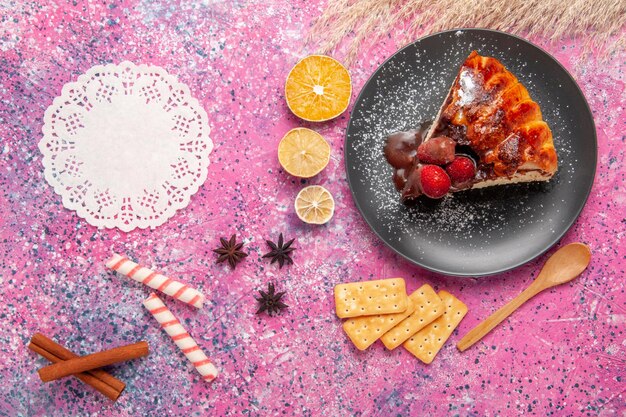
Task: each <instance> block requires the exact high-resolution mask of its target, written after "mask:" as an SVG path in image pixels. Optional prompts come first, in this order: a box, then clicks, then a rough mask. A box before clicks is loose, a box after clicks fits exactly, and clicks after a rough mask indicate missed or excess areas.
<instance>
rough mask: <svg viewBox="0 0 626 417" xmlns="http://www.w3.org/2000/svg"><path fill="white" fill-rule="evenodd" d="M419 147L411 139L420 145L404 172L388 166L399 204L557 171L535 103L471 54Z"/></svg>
mask: <svg viewBox="0 0 626 417" xmlns="http://www.w3.org/2000/svg"><path fill="white" fill-rule="evenodd" d="M405 133H406V132H405ZM394 135H396V138H397V135H398V134H394ZM394 135H391V136H390V137H389V139H388V141H387V143H388V145H387V146H386V152H385V155H386V156H387V159H388V160H389V162H390V163H392V160H391V159H393V158H389V156H390V155H391V153H390V152H387V148H388V147H389V144H390V143H391V144H393V143H394V141H393V139H392V138H394ZM405 136H406V135H405ZM418 142H420V141H419V140H416V141H413V142H412V143H413V144H415V145H419V146H418V147H417V149H416V150H415V149H414V152H413V154H414V155H415V157H414V160H413V164H412V166H411V167H410V168H409V167H407V166H404V167H397V166H395V164H394V163H392V165H394V167H395V168H396V173H395V176H394V182H395V183H396V186H397V187H398V189H401V191H402V194H403V198H405V199H407V198H409V199H410V198H414V197H417V196H419V195H421V194H426V195H427V196H428V197H431V198H440V197H443V196H444V195H445V194H447V193H448V192H449V191H461V190H464V189H468V188H482V187H489V186H494V185H503V184H512V183H519V182H531V181H547V180H549V179H550V178H552V176H553V175H554V174H555V173H556V171H557V165H558V163H557V155H556V150H555V149H554V143H553V141H552V132H551V131H550V128H549V126H548V125H547V124H546V122H544V121H543V118H542V115H541V109H540V108H539V105H538V104H537V103H536V102H534V101H533V100H532V99H531V97H530V95H529V94H528V91H527V90H526V88H525V87H524V86H523V85H522V84H521V83H520V82H519V81H518V80H517V78H516V77H515V76H514V75H513V74H512V73H511V72H510V71H508V70H507V69H506V68H505V67H504V65H502V63H500V61H498V60H497V59H495V58H491V57H484V56H481V55H479V54H478V53H477V52H476V51H473V52H472V53H471V54H470V55H469V56H468V57H467V59H466V60H465V61H464V62H463V64H462V65H461V68H460V70H459V73H458V74H457V76H456V78H455V80H454V83H453V84H452V87H451V88H450V91H449V93H448V95H447V97H446V99H445V100H444V103H443V105H442V107H441V109H440V110H439V113H438V114H437V116H436V118H435V120H434V122H433V124H432V126H431V127H430V129H429V130H428V131H427V132H426V134H425V136H424V138H423V140H422V141H421V144H419V143H418ZM396 143H397V139H396ZM396 148H398V146H396ZM391 156H394V155H391ZM395 159H397V158H395ZM431 165H432V166H431ZM427 167H428V168H427ZM400 168H402V169H400ZM399 171H400V172H399ZM398 176H400V177H404V178H398ZM403 179H404V180H403ZM399 185H402V187H399Z"/></svg>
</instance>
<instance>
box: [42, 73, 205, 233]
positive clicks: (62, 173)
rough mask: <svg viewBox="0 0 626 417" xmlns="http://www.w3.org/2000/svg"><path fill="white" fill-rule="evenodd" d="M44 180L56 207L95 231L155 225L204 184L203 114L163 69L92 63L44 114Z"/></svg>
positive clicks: (183, 89) (188, 94)
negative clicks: (59, 204) (56, 198)
mask: <svg viewBox="0 0 626 417" xmlns="http://www.w3.org/2000/svg"><path fill="white" fill-rule="evenodd" d="M39 149H40V150H41V152H42V153H43V165H44V169H45V177H46V180H47V181H48V183H50V185H52V186H53V187H54V190H55V191H56V192H57V194H59V195H61V197H62V198H63V205H64V206H65V207H67V208H68V209H71V210H76V212H77V213H78V215H79V216H81V217H83V218H84V219H85V220H87V222H89V223H90V224H92V225H94V226H98V227H108V228H113V227H118V228H120V229H121V230H123V231H130V230H132V229H134V228H136V227H140V228H146V227H156V226H159V225H161V224H163V223H164V222H165V221H166V220H167V219H169V218H170V217H172V216H173V215H174V213H175V212H176V210H178V209H181V208H184V207H185V206H186V205H187V204H188V203H189V198H190V197H191V196H192V195H193V194H194V193H195V192H196V191H198V187H199V186H200V185H201V184H202V183H203V182H204V180H205V179H206V175H207V167H208V165H209V154H210V153H211V150H212V149H213V143H212V142H211V138H210V137H209V126H208V120H207V114H206V112H205V111H204V109H203V108H202V107H201V106H200V104H199V103H198V101H197V100H196V99H195V98H193V97H191V94H190V92H189V88H187V86H186V85H184V84H181V83H179V82H178V81H177V80H176V78H175V77H174V76H172V75H170V74H168V73H167V72H166V71H165V70H164V69H163V68H160V67H155V66H148V65H138V66H137V65H135V64H133V63H131V62H122V63H121V64H119V65H114V64H111V65H105V66H100V65H99V66H95V67H93V68H90V69H89V70H88V71H87V72H86V73H85V74H83V75H81V76H80V77H78V81H77V82H73V83H68V84H66V85H65V86H63V91H62V93H61V96H59V97H57V98H56V99H55V100H54V102H53V103H52V105H51V106H50V107H48V109H47V110H46V113H45V116H44V125H43V138H42V139H41V141H40V142H39Z"/></svg>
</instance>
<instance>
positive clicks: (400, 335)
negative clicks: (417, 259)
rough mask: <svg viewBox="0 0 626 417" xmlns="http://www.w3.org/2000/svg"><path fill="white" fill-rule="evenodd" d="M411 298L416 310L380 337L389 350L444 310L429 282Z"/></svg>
mask: <svg viewBox="0 0 626 417" xmlns="http://www.w3.org/2000/svg"><path fill="white" fill-rule="evenodd" d="M409 298H410V299H411V300H412V301H413V303H414V304H415V311H414V312H413V313H412V314H411V315H410V316H408V317H407V318H405V319H404V320H402V322H400V323H398V324H397V326H395V327H394V328H392V329H391V330H389V331H388V332H387V333H385V334H384V335H383V336H382V337H381V338H380V340H381V341H382V342H383V344H384V345H385V347H386V348H387V349H389V350H392V349H395V348H397V347H398V346H400V345H401V344H402V343H404V341H405V340H407V339H408V338H409V337H411V336H413V335H414V334H415V333H417V332H418V331H419V330H421V329H422V328H424V327H426V326H427V325H428V324H429V323H430V322H432V321H433V320H435V319H436V318H437V317H439V316H441V315H442V314H443V312H444V305H443V302H442V301H441V298H439V296H438V295H437V293H436V292H435V290H433V288H432V287H431V286H430V285H428V284H426V285H422V286H421V287H420V288H418V289H417V290H416V291H415V292H413V294H411V295H410V296H409Z"/></svg>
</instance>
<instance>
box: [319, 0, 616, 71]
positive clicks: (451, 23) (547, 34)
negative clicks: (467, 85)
mask: <svg viewBox="0 0 626 417" xmlns="http://www.w3.org/2000/svg"><path fill="white" fill-rule="evenodd" d="M625 26H626V0H593V1H591V0H567V1H563V0H473V1H463V0H328V5H327V8H326V9H325V11H324V12H323V13H322V15H321V16H320V17H319V18H318V19H317V20H316V21H315V23H314V24H313V26H312V28H311V30H310V32H309V36H308V42H309V43H310V44H315V45H317V50H318V52H319V53H324V54H328V53H335V54H337V53H338V52H339V51H338V48H339V47H340V45H342V43H343V42H344V40H345V42H346V45H345V46H346V50H345V56H344V61H345V62H346V63H348V64H349V63H351V62H353V61H354V59H355V58H356V56H357V54H358V52H359V50H360V49H361V48H362V47H364V46H368V45H372V44H373V43H374V42H376V41H377V40H380V39H381V38H382V37H384V36H387V35H390V36H392V37H393V38H395V39H396V40H397V41H398V42H399V43H408V42H409V41H411V40H413V39H416V38H417V37H419V36H421V35H424V34H426V33H432V32H436V31H440V30H444V29H453V28H461V27H483V28H491V29H498V30H502V31H506V32H511V33H517V34H521V35H524V36H526V37H530V38H533V37H543V38H547V39H549V40H552V41H554V40H556V39H559V38H562V37H581V38H584V42H585V46H586V48H594V49H596V50H597V49H600V50H601V51H603V52H605V53H608V52H611V51H615V50H617V49H623V48H624V46H625V43H626V42H625V41H624V38H623V36H622V37H619V36H616V35H619V34H620V33H622V34H623V33H624V27H625ZM615 38H617V39H615Z"/></svg>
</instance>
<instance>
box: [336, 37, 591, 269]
mask: <svg viewBox="0 0 626 417" xmlns="http://www.w3.org/2000/svg"><path fill="white" fill-rule="evenodd" d="M474 49H475V50H477V51H478V53H479V54H481V55H487V56H493V57H495V58H497V59H499V60H500V61H501V62H502V63H503V64H504V65H505V66H506V67H507V68H508V69H509V70H510V71H511V72H512V73H513V74H515V75H516V76H517V77H518V79H519V80H520V81H521V82H522V83H523V84H524V86H526V88H527V89H528V91H529V92H530V95H531V97H532V98H533V99H534V100H535V101H537V102H538V103H539V105H540V106H541V110H542V113H543V118H544V120H545V121H546V122H547V123H548V125H549V126H550V128H551V129H552V133H553V135H554V142H555V147H556V149H557V154H558V157H559V170H558V173H557V174H556V175H555V177H554V178H552V180H551V181H550V182H548V183H534V184H517V185H507V186H500V187H492V188H487V189H484V190H470V191H467V192H462V193H458V194H455V195H453V196H451V197H447V198H445V199H443V200H441V201H439V202H420V203H419V204H417V205H416V206H414V207H406V206H404V205H403V204H401V203H400V202H399V194H398V192H396V190H395V188H394V186H393V183H392V182H391V175H392V169H391V166H389V165H388V164H387V162H386V161H385V158H384V156H383V152H382V151H383V143H384V140H385V137H386V135H387V134H389V133H391V132H394V131H397V130H404V129H409V128H413V127H417V126H418V125H419V124H420V123H421V122H424V121H427V120H432V119H433V118H434V117H435V115H436V114H437V111H438V109H439V107H440V106H441V104H442V102H443V100H444V98H445V96H446V94H447V93H448V90H449V88H450V85H451V84H452V82H453V80H454V78H455V76H456V74H457V72H458V69H459V67H460V65H461V63H462V62H463V61H464V59H465V58H466V57H467V55H469V53H470V52H471V51H472V50H474ZM345 145H346V146H345V158H346V171H347V175H348V181H349V184H350V189H351V190H352V196H353V198H354V201H355V203H356V205H357V207H358V208H359V210H360V211H361V214H362V215H363V217H364V218H365V220H366V221H367V223H368V224H369V226H370V227H371V228H372V230H373V231H374V233H376V234H377V235H378V236H379V237H380V238H381V239H382V240H383V241H384V242H385V243H386V244H387V245H388V246H389V247H390V248H392V249H393V250H394V251H396V252H397V253H399V254H400V255H402V256H404V257H405V258H406V259H408V260H410V261H412V262H414V263H416V264H417V265H420V266H422V267H424V268H427V269H430V270H432V271H435V272H440V273H443V274H448V275H458V276H478V275H490V274H495V273H499V272H502V271H506V270H509V269H512V268H515V267H517V266H519V265H522V264H524V263H526V262H528V261H530V260H532V259H533V258H535V257H537V256H538V255H540V254H542V253H543V252H545V251H546V250H548V249H549V248H550V247H551V246H552V245H554V244H555V243H556V242H557V241H558V240H559V239H560V238H561V237H562V236H563V235H564V234H565V232H567V230H568V229H569V228H570V227H571V225H572V224H573V223H574V221H575V220H576V218H577V217H578V215H579V214H580V211H581V210H582V208H583V206H584V205H585V202H586V200H587V197H588V196H589V192H590V191H591V186H592V184H593V179H594V175H595V170H596V156H597V142H596V129H595V126H594V123H593V118H592V115H591V111H590V110H589V106H588V105H587V102H586V101H585V98H584V96H583V94H582V92H581V91H580V88H579V87H578V86H577V85H576V82H575V81H574V80H573V79H572V77H571V76H570V75H569V74H568V72H567V71H566V70H565V69H564V68H563V67H562V66H561V65H560V64H559V63H558V62H557V61H556V60H555V59H554V58H552V57H551V56H550V55H549V54H548V53H546V52H545V51H543V50H542V49H540V48H538V47H537V46H535V45H533V44H531V43H529V42H527V41H525V40H523V39H520V38H518V37H515V36H512V35H509V34H506V33H502V32H497V31H491V30H482V29H462V30H452V31H447V32H441V33H437V34H434V35H432V36H428V37H425V38H422V39H420V40H418V41H417V42H415V43H413V44H411V45H409V46H407V47H405V48H403V49H401V50H400V51H398V52H397V53H396V54H395V55H393V56H392V57H391V58H389V59H388V60H387V61H386V62H385V63H383V64H382V65H381V66H380V67H379V68H378V69H377V70H376V72H375V73H374V75H372V77H371V78H370V79H369V81H368V82H367V84H366V85H365V87H364V88H363V90H362V91H361V94H360V95H359V97H358V99H357V101H356V103H355V105H354V109H353V110H352V114H351V116H350V123H349V125H348V131H347V134H346V144H345Z"/></svg>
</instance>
